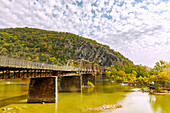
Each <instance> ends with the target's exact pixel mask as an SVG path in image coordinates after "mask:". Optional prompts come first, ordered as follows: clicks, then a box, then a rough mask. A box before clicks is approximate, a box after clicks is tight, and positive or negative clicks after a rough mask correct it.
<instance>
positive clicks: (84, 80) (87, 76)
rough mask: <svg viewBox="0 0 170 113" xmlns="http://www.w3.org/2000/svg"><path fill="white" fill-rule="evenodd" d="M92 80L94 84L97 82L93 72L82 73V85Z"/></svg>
mask: <svg viewBox="0 0 170 113" xmlns="http://www.w3.org/2000/svg"><path fill="white" fill-rule="evenodd" d="M88 81H89V82H91V83H93V85H95V84H96V76H94V75H93V74H82V85H85V86H87V83H88Z"/></svg>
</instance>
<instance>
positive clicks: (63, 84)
mask: <svg viewBox="0 0 170 113" xmlns="http://www.w3.org/2000/svg"><path fill="white" fill-rule="evenodd" d="M59 91H60V92H80V91H81V76H77V75H72V76H61V78H60V89H59Z"/></svg>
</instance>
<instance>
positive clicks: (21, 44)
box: [0, 28, 133, 67]
mask: <svg viewBox="0 0 170 113" xmlns="http://www.w3.org/2000/svg"><path fill="white" fill-rule="evenodd" d="M0 54H6V55H10V56H15V57H18V58H24V59H28V60H34V61H42V62H46V63H53V64H59V65H65V64H66V63H67V60H68V59H78V58H84V59H86V60H90V61H93V62H96V63H99V64H100V65H103V66H111V65H117V66H119V67H121V65H123V66H128V65H133V62H132V61H130V60H128V59H127V58H125V57H124V56H123V55H121V54H120V53H119V52H115V51H114V50H113V49H110V48H109V47H108V46H106V45H102V44H99V43H97V42H96V41H94V40H91V39H87V38H83V37H81V36H78V35H75V34H71V33H64V32H56V31H47V30H41V29H35V28H6V29H0Z"/></svg>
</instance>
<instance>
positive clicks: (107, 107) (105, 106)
mask: <svg viewBox="0 0 170 113" xmlns="http://www.w3.org/2000/svg"><path fill="white" fill-rule="evenodd" d="M121 107H122V105H119V104H103V105H99V106H97V107H93V108H88V109H87V110H88V111H103V110H113V109H117V108H121Z"/></svg>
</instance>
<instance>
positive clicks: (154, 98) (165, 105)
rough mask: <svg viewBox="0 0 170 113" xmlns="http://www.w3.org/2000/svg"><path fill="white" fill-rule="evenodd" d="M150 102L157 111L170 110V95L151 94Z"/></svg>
mask: <svg viewBox="0 0 170 113" xmlns="http://www.w3.org/2000/svg"><path fill="white" fill-rule="evenodd" d="M150 104H151V106H152V108H153V110H154V112H156V113H169V112H170V96H162V95H151V96H150Z"/></svg>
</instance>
